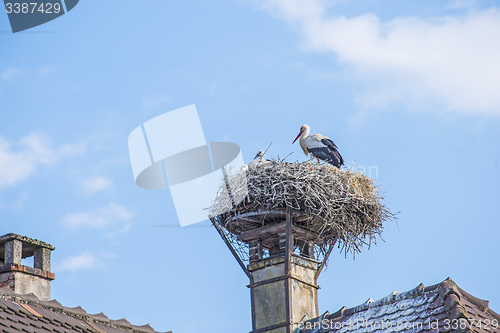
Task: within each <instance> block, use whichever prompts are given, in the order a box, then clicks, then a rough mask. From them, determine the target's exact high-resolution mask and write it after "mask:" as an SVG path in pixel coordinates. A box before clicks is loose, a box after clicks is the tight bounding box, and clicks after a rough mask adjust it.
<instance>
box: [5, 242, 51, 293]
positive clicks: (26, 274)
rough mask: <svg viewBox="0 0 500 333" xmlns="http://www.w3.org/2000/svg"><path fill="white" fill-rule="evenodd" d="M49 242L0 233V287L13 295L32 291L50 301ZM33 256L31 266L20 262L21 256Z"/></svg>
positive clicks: (22, 257)
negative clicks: (8, 290)
mask: <svg viewBox="0 0 500 333" xmlns="http://www.w3.org/2000/svg"><path fill="white" fill-rule="evenodd" d="M54 249H55V247H53V246H52V245H50V244H48V243H45V242H42V241H39V240H36V239H32V238H28V237H25V236H20V235H17V234H12V233H11V234H6V235H3V236H0V287H6V286H8V287H10V288H11V289H12V290H13V291H14V293H16V294H29V293H33V294H34V295H35V296H37V297H38V298H39V299H40V300H44V301H48V300H50V282H51V281H52V280H54V278H55V275H54V273H52V272H50V252H51V251H53V250H54ZM29 257H34V260H33V267H30V266H25V265H23V264H22V263H21V260H22V259H24V258H29Z"/></svg>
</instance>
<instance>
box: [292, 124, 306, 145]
mask: <svg viewBox="0 0 500 333" xmlns="http://www.w3.org/2000/svg"><path fill="white" fill-rule="evenodd" d="M304 132H306V135H307V134H309V126H308V125H306V124H304V125H302V126H300V132H299V135H297V137H296V138H295V140H293V142H292V144H294V143H295V141H297V139H298V138H300V136H301V135H302V134H303V133H304Z"/></svg>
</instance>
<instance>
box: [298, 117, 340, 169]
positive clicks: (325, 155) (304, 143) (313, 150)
mask: <svg viewBox="0 0 500 333" xmlns="http://www.w3.org/2000/svg"><path fill="white" fill-rule="evenodd" d="M309 131H310V128H309V126H307V125H302V127H301V128H300V133H299V135H297V137H296V138H295V140H293V142H292V144H294V143H295V141H297V139H298V138H299V137H300V141H299V142H300V147H302V150H303V151H304V154H306V156H307V155H309V154H311V155H312V156H314V157H315V158H316V159H317V160H318V162H319V160H323V161H325V162H327V163H330V164H331V165H334V166H336V167H337V168H340V167H341V166H342V165H344V159H343V158H342V155H340V153H339V151H338V150H337V149H338V147H337V145H336V144H335V143H334V142H333V141H332V140H330V139H329V138H327V137H326V136H324V135H321V134H313V135H309Z"/></svg>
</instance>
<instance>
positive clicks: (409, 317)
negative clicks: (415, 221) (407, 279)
mask: <svg viewBox="0 0 500 333" xmlns="http://www.w3.org/2000/svg"><path fill="white" fill-rule="evenodd" d="M344 332H348V333H389V332H481V333H483V332H484V333H486V332H487V333H493V332H494V333H499V332H500V315H498V314H497V313H495V312H493V311H492V310H491V309H490V308H489V307H488V301H485V300H481V299H478V298H476V297H474V296H472V295H470V294H468V293H467V292H465V291H464V290H462V289H460V288H459V287H458V286H457V285H456V284H455V282H453V280H451V279H450V278H448V279H446V280H445V281H443V282H441V283H439V284H436V285H433V286H430V287H425V286H424V285H423V284H421V285H419V286H418V287H416V288H414V289H412V290H409V291H406V292H404V293H401V294H398V293H397V292H394V293H392V294H390V295H389V296H387V297H384V298H382V299H380V300H378V301H373V300H372V299H369V300H368V301H367V302H365V303H364V304H361V305H359V306H357V307H354V308H351V309H347V308H345V307H343V308H342V309H340V310H339V311H337V312H335V313H332V314H329V313H328V312H326V313H325V314H323V315H322V316H320V317H318V318H315V319H312V320H309V321H305V322H303V323H301V324H300V327H298V328H297V329H296V330H295V331H294V333H344Z"/></svg>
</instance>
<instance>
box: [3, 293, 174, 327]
mask: <svg viewBox="0 0 500 333" xmlns="http://www.w3.org/2000/svg"><path fill="white" fill-rule="evenodd" d="M21 331H22V332H29V333H46V332H58V333H73V332H79V333H122V332H127V333H157V332H156V331H155V330H154V329H153V328H152V327H151V326H149V325H144V326H134V325H132V324H130V323H129V322H128V321H127V320H126V319H120V320H110V319H109V318H108V317H106V316H105V315H104V314H103V313H102V312H101V313H99V314H95V315H91V314H88V313H87V312H86V311H85V310H84V309H82V308H81V307H79V306H78V307H76V308H68V307H65V306H62V305H61V304H60V303H59V302H58V301H56V300H52V301H41V300H39V299H38V298H37V297H36V296H34V295H33V294H28V295H19V294H14V292H13V291H12V289H10V288H8V287H4V288H0V332H8V333H13V332H21ZM169 333H171V332H169Z"/></svg>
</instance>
